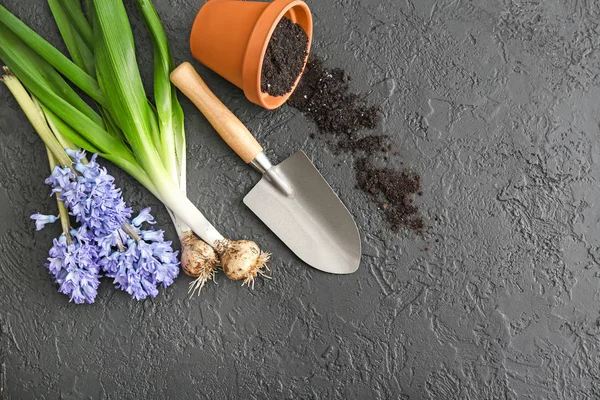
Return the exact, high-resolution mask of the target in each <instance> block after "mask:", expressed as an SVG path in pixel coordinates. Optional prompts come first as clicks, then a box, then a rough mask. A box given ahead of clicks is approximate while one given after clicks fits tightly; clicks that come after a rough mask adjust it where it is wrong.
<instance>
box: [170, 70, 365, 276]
mask: <svg viewBox="0 0 600 400" xmlns="http://www.w3.org/2000/svg"><path fill="white" fill-rule="evenodd" d="M171 81H172V82H173V84H174V85H175V86H177V87H178V88H179V89H180V90H181V91H182V92H183V93H184V94H185V95H186V96H187V97H188V98H189V99H190V100H191V101H192V102H193V103H194V104H195V105H196V107H198V109H200V111H202V113H203V114H204V116H205V117H206V119H208V121H209V122H210V123H211V124H212V126H213V127H214V128H215V130H216V131H217V132H218V133H219V135H221V137H222V138H223V140H225V142H227V144H228V145H229V147H231V148H232V149H233V151H235V152H236V153H237V155H239V156H240V157H241V158H242V160H244V162H246V163H248V164H250V165H252V166H253V167H254V168H256V169H257V170H258V171H260V172H261V173H262V174H263V177H262V179H261V180H260V182H258V183H257V184H256V186H254V188H252V190H250V192H249V193H248V194H247V195H246V197H245V198H244V203H245V204H246V205H247V206H248V207H250V209H251V210H252V211H253V212H254V213H255V214H256V215H257V216H258V217H259V218H260V219H261V220H262V221H263V222H264V223H265V224H266V225H267V226H268V227H269V228H270V229H271V230H272V231H273V232H275V234H276V235H277V236H279V238H280V239H281V240H282V241H283V243H285V244H286V245H287V246H288V247H289V248H290V249H291V250H292V251H293V252H294V253H296V255H297V256H298V257H299V258H300V259H302V260H303V261H304V262H306V263H307V264H309V265H310V266H312V267H314V268H316V269H319V270H321V271H325V272H329V273H333V274H350V273H352V272H354V271H356V270H357V269H358V266H359V264H360V256H361V250H360V236H359V233H358V229H357V227H356V224H355V223H354V219H353V218H352V216H351V215H350V213H349V212H348V210H347V209H346V207H345V206H344V204H343V203H342V202H341V201H340V199H339V198H338V197H337V196H336V194H335V193H334V192H333V190H332V189H331V187H330V186H329V185H328V184H327V182H326V181H325V179H323V177H322V176H321V174H320V173H319V171H317V169H316V168H315V166H314V165H313V163H312V162H311V161H310V159H309V158H308V157H307V156H306V154H304V152H302V151H298V152H296V153H294V154H293V155H292V156H290V157H289V158H288V159H286V160H284V161H283V162H282V163H281V164H279V165H276V166H273V165H272V164H271V162H270V161H269V159H268V158H267V156H266V155H265V153H264V152H263V148H262V147H261V145H260V144H259V143H258V142H257V141H256V139H255V138H254V136H252V134H251V133H250V132H249V131H248V129H246V127H245V126H244V125H243V124H242V123H241V122H240V120H239V119H237V118H236V116H235V115H233V113H232V112H231V111H229V109H228V108H227V107H226V106H225V105H224V104H223V103H221V101H220V100H219V99H218V98H217V97H216V96H215V95H214V93H213V92H211V90H210V89H209V88H208V87H207V86H206V84H205V83H204V81H203V80H202V78H200V76H199V75H198V73H197V72H196V70H195V69H194V67H193V66H192V65H191V64H190V63H187V62H185V63H183V64H181V65H180V66H179V67H177V68H176V69H175V70H174V71H173V72H172V73H171Z"/></svg>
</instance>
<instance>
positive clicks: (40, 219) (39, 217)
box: [30, 213, 58, 231]
mask: <svg viewBox="0 0 600 400" xmlns="http://www.w3.org/2000/svg"><path fill="white" fill-rule="evenodd" d="M30 218H31V219H33V220H35V230H36V231H41V230H42V229H44V227H45V226H46V224H53V223H55V222H56V221H57V220H58V215H43V214H40V213H35V214H33V215H32V216H31V217H30Z"/></svg>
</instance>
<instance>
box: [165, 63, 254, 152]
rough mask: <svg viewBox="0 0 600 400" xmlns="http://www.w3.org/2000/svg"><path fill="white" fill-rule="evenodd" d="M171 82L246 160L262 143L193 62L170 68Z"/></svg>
mask: <svg viewBox="0 0 600 400" xmlns="http://www.w3.org/2000/svg"><path fill="white" fill-rule="evenodd" d="M171 82H173V84H174V85H175V86H177V87H178V88H179V90H181V92H182V93H183V94H185V95H186V96H187V97H188V98H189V99H190V100H191V101H192V102H193V103H194V104H195V105H196V107H198V109H199V110H200V111H201V112H202V114H204V116H205V117H206V119H207V120H208V121H209V122H210V124H211V125H212V126H213V128H215V130H216V131H217V132H218V133H219V135H221V137H222V138H223V140H225V142H227V144H228V145H229V147H231V149H232V150H233V151H235V152H236V154H237V155H238V156H240V157H241V158H242V160H244V162H246V163H249V162H250V161H252V160H254V159H255V158H256V156H257V155H258V154H259V153H260V152H262V151H263V148H262V146H261V145H260V144H259V143H258V142H257V141H256V139H255V138H254V136H252V134H251V133H250V132H249V131H248V129H246V127H245V126H244V124H242V122H241V121H240V120H239V119H237V117H236V116H235V115H233V113H232V112H231V111H229V109H228V108H227V107H226V106H225V105H224V104H223V103H221V100H219V99H218V98H217V96H215V94H214V93H213V92H212V91H211V90H210V89H209V88H208V86H206V83H204V81H203V80H202V78H201V77H200V75H198V73H197V72H196V70H195V69H194V67H193V66H192V64H190V63H189V62H184V63H182V64H181V65H180V66H178V67H177V68H175V70H174V71H173V72H171Z"/></svg>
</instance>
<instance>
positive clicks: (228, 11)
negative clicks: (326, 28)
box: [190, 0, 313, 110]
mask: <svg viewBox="0 0 600 400" xmlns="http://www.w3.org/2000/svg"><path fill="white" fill-rule="evenodd" d="M284 16H285V17H286V18H289V19H290V20H291V21H292V22H295V23H297V24H298V25H300V26H301V27H302V29H304V31H305V32H306V35H307V36H308V49H307V52H310V45H311V41H312V33H313V24H312V16H311V14H310V9H309V8H308V6H307V5H306V3H305V2H303V1H302V0H274V1H272V2H265V1H239V0H210V1H208V2H206V3H204V5H203V6H202V8H200V11H199V12H198V15H197V16H196V20H195V21H194V25H193V26H192V32H191V34H190V49H191V51H192V55H193V56H194V57H195V58H196V59H197V60H198V61H200V62H201V63H202V64H204V65H206V66H207V67H208V68H210V69H212V70H213V71H215V72H216V73H217V74H219V75H221V76H222V77H223V78H225V79H227V80H228V81H229V82H231V83H233V84H234V85H236V86H237V87H239V88H240V89H242V90H243V91H244V94H245V95H246V97H247V98H248V100H250V101H251V102H253V103H255V104H258V105H259V106H261V107H264V108H266V109H269V110H272V109H274V108H277V107H279V106H281V105H282V104H283V103H285V102H286V101H287V100H288V98H289V97H290V95H291V94H292V93H293V92H294V89H295V88H296V85H297V84H298V82H299V81H300V76H302V73H300V75H299V76H298V79H297V80H296V82H295V83H294V85H293V87H292V90H291V91H290V92H289V93H287V94H285V95H283V96H271V95H269V94H268V93H264V92H262V91H261V90H260V78H261V72H262V64H263V59H264V57H265V52H266V51H267V45H268V44H269V41H270V40H271V35H272V34H273V31H274V30H275V27H276V26H277V24H278V23H279V21H280V20H281V18H283V17H284ZM304 64H305V66H306V60H305V62H304Z"/></svg>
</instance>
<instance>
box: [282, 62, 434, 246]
mask: <svg viewBox="0 0 600 400" xmlns="http://www.w3.org/2000/svg"><path fill="white" fill-rule="evenodd" d="M350 81H351V78H350V76H349V75H348V74H347V73H346V72H345V71H344V70H343V69H341V68H327V67H326V66H325V64H324V61H323V59H322V58H320V57H318V56H316V55H314V54H311V55H310V57H309V59H308V63H307V65H306V68H305V70H304V74H303V75H302V79H301V80H300V83H298V87H297V88H296V90H295V91H294V93H293V94H292V96H291V97H290V99H289V101H288V104H289V105H291V106H292V107H294V108H297V109H298V110H299V111H301V112H302V113H303V114H304V115H305V116H306V117H307V118H308V119H310V120H312V121H314V123H315V124H316V126H317V129H318V131H319V133H320V134H321V135H319V136H328V137H329V138H334V139H335V141H334V143H333V148H334V152H342V151H343V152H347V153H353V154H357V156H358V157H359V158H358V160H357V161H356V162H355V163H354V165H353V167H354V172H355V175H356V181H357V188H358V189H360V190H362V191H364V192H365V193H367V194H368V195H369V198H371V199H372V200H373V201H374V202H375V203H376V204H377V205H378V206H379V209H380V210H381V212H382V213H383V217H384V219H385V220H386V221H387V222H388V226H389V229H391V230H392V231H393V232H398V231H399V230H400V229H401V228H408V229H411V230H413V231H414V232H415V233H417V234H418V235H423V233H424V231H425V223H424V220H423V217H422V215H421V213H420V211H419V209H418V207H417V206H416V205H415V204H414V198H415V196H416V195H420V194H422V192H421V178H420V176H419V175H418V174H416V173H414V172H411V171H410V170H409V169H407V168H404V167H401V168H398V169H395V168H388V167H379V166H375V161H378V162H381V161H382V160H383V161H384V162H386V161H388V156H397V155H399V152H398V151H396V149H394V147H393V146H392V144H391V142H390V138H389V137H388V136H386V135H368V134H365V133H364V132H363V131H367V132H368V131H369V130H373V129H376V128H377V127H378V126H379V125H380V123H381V118H380V114H381V112H380V109H379V107H377V106H374V105H370V104H368V102H367V100H366V95H365V94H357V93H353V92H352V91H351V88H350ZM311 138H314V135H311ZM400 164H401V165H403V163H402V162H400Z"/></svg>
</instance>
